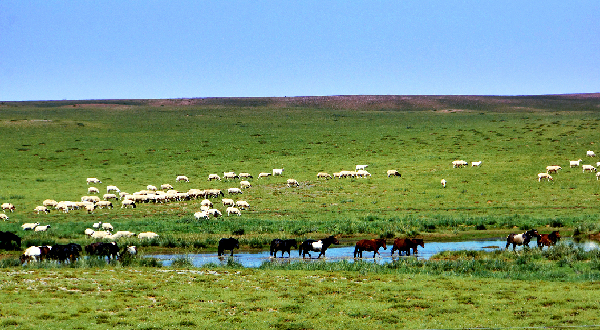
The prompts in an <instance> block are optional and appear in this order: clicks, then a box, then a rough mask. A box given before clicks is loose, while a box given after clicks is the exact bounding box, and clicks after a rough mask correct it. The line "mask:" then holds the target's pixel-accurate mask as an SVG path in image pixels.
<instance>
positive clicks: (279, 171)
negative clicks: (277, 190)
mask: <svg viewBox="0 0 600 330" xmlns="http://www.w3.org/2000/svg"><path fill="white" fill-rule="evenodd" d="M282 174H283V168H274V169H273V176H277V175H282Z"/></svg>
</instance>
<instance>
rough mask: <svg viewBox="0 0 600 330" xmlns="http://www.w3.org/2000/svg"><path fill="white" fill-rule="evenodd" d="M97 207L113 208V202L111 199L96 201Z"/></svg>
mask: <svg viewBox="0 0 600 330" xmlns="http://www.w3.org/2000/svg"><path fill="white" fill-rule="evenodd" d="M95 206H96V207H97V208H99V209H103V208H105V207H106V208H107V209H112V208H113V203H112V202H111V201H99V202H98V203H96V205H95Z"/></svg>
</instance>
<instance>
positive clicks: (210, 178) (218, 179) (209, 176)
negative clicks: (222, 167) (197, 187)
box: [208, 173, 221, 181]
mask: <svg viewBox="0 0 600 330" xmlns="http://www.w3.org/2000/svg"><path fill="white" fill-rule="evenodd" d="M212 180H217V181H221V177H220V176H219V175H218V174H214V173H211V174H209V175H208V181H212Z"/></svg>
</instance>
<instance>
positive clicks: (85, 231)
mask: <svg viewBox="0 0 600 330" xmlns="http://www.w3.org/2000/svg"><path fill="white" fill-rule="evenodd" d="M95 232H96V231H95V230H93V229H92V228H86V229H85V230H84V231H83V233H84V234H85V235H86V236H92V235H93V234H94V233H95Z"/></svg>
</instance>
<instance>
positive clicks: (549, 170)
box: [546, 165, 562, 173]
mask: <svg viewBox="0 0 600 330" xmlns="http://www.w3.org/2000/svg"><path fill="white" fill-rule="evenodd" d="M558 170H562V167H560V166H558V165H549V166H546V173H558Z"/></svg>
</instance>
